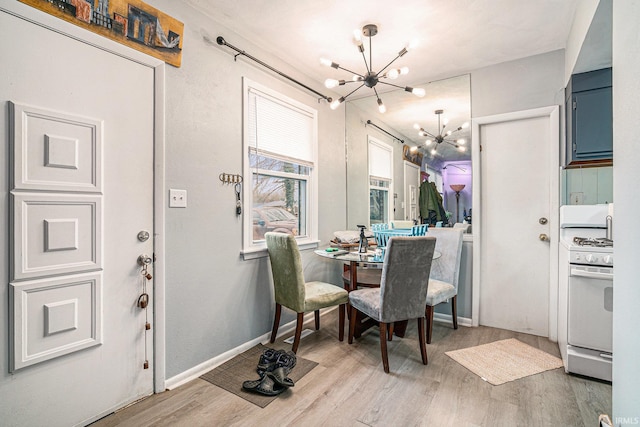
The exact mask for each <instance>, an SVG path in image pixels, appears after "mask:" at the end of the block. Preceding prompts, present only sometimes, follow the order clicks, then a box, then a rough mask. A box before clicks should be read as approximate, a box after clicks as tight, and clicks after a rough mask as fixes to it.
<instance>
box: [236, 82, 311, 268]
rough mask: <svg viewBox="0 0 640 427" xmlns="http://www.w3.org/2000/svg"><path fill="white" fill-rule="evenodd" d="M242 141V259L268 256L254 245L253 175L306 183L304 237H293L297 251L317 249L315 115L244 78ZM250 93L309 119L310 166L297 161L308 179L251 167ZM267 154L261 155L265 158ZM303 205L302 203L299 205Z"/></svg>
mask: <svg viewBox="0 0 640 427" xmlns="http://www.w3.org/2000/svg"><path fill="white" fill-rule="evenodd" d="M242 86H243V87H242V92H243V108H242V114H243V138H242V162H243V185H242V205H243V214H242V216H241V218H242V224H243V226H242V249H241V251H240V253H241V255H242V256H243V259H245V260H247V259H254V258H260V257H265V256H267V255H268V253H267V247H266V243H265V242H264V241H259V242H254V241H253V182H254V181H253V179H254V176H255V174H256V173H257V174H259V175H262V176H269V177H284V178H294V179H301V180H305V181H306V183H307V184H306V187H307V188H306V192H307V194H306V200H305V201H304V209H305V211H306V224H305V228H306V230H307V232H306V236H296V241H297V243H298V247H299V248H300V249H308V248H316V247H318V243H319V240H318V219H317V218H318V178H317V177H318V111H317V110H316V109H314V108H312V107H310V106H309V105H306V104H304V103H302V102H299V101H297V100H295V99H292V98H290V97H288V96H286V95H284V94H282V93H280V92H278V91H276V90H273V89H271V88H268V87H266V86H264V85H261V84H259V83H257V82H255V81H252V80H250V79H248V78H246V77H243V85H242ZM250 90H253V91H255V92H259V93H261V94H263V95H265V97H267V98H270V100H271V101H274V102H278V103H280V104H282V105H291V106H292V107H294V108H297V109H300V110H302V111H304V112H305V113H306V114H309V115H310V116H311V117H312V123H313V124H312V126H313V129H312V132H311V155H312V162H311V164H310V165H309V164H308V163H309V162H307V161H302V160H300V161H299V162H298V164H303V165H305V166H308V168H309V174H308V175H299V174H297V173H293V174H292V173H289V172H281V171H272V170H269V169H266V170H265V169H256V168H252V167H251V166H250V153H251V152H252V150H253V152H255V148H253V147H252V146H251V145H250V138H249V132H250V129H249V105H250V104H249V92H250ZM265 154H266V153H260V155H263V156H265ZM266 157H270V158H273V159H279V160H285V161H293V162H295V160H294V159H287V158H286V157H285V156H278V155H271V154H266ZM302 204H303V203H302V202H301V205H302Z"/></svg>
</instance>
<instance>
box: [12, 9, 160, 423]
mask: <svg viewBox="0 0 640 427" xmlns="http://www.w3.org/2000/svg"><path fill="white" fill-rule="evenodd" d="M0 38H1V39H2V40H7V41H9V40H11V42H7V43H2V44H0V57H2V58H3V63H4V64H10V65H9V66H7V67H3V78H2V79H0V105H3V107H4V109H5V110H4V111H5V114H3V115H2V116H1V117H0V128H1V129H2V132H3V134H5V135H7V134H8V132H7V129H8V128H9V123H8V122H7V117H8V114H7V110H8V105H9V104H8V102H9V101H12V102H14V103H15V104H16V106H29V108H33V109H35V110H36V111H39V112H42V111H47V112H49V113H50V114H49V113H48V114H49V116H51V117H54V119H53V120H48V121H47V122H46V123H45V121H43V120H42V119H41V116H42V114H40V115H38V114H35V115H32V116H30V117H29V118H27V123H28V122H29V120H31V123H30V124H29V126H28V130H30V132H31V133H28V134H27V135H26V139H25V138H23V137H21V136H20V132H22V131H23V130H24V127H21V128H20V129H16V130H15V132H14V135H13V136H14V138H15V137H16V136H19V138H18V140H17V146H16V147H15V150H14V151H15V155H14V160H19V161H18V162H17V165H16V173H15V174H13V175H11V176H12V178H11V182H10V183H9V184H8V185H6V186H4V188H2V191H5V190H6V189H7V187H8V186H10V187H9V188H10V189H11V190H12V200H13V205H12V206H13V210H14V218H13V219H14V221H13V227H11V230H13V231H12V232H13V233H14V242H13V243H14V244H12V245H7V246H9V247H10V251H11V252H13V253H12V254H11V255H10V256H11V261H12V262H11V264H16V265H17V266H18V267H17V268H13V269H12V271H11V275H12V276H13V279H12V282H11V288H10V289H11V297H12V301H11V312H12V315H13V316H15V319H14V320H13V325H14V326H16V327H15V328H13V329H12V335H10V336H7V335H6V334H5V331H8V330H9V327H8V326H6V323H5V322H6V321H7V320H8V319H9V314H8V313H7V312H6V310H7V307H9V306H10V304H9V301H7V300H6V298H7V295H8V294H9V293H8V292H4V293H3V294H4V295H5V297H3V299H4V303H3V304H2V305H1V306H0V326H2V328H0V330H1V331H0V337H2V338H3V340H2V341H3V342H5V343H8V342H11V343H12V344H13V346H14V349H15V348H17V347H24V346H25V345H26V347H27V350H26V352H24V353H21V352H18V353H16V354H17V355H18V359H16V360H15V361H18V360H24V361H26V364H23V365H20V363H22V362H18V363H16V365H15V366H14V368H20V369H17V370H16V371H15V372H14V373H13V374H11V375H10V376H8V374H6V373H5V374H0V375H3V376H2V380H1V381H2V382H1V383H0V386H1V387H2V388H3V389H4V390H5V391H8V392H7V393H4V394H3V396H8V399H4V402H3V404H0V419H3V420H5V421H6V420H10V425H50V426H56V425H65V426H66V425H74V424H83V423H86V422H89V421H92V420H94V419H96V417H99V416H101V415H104V414H107V413H109V412H111V411H112V410H114V409H117V408H119V407H122V406H124V405H126V404H128V403H130V402H132V401H135V400H137V399H139V398H140V397H143V396H145V395H148V394H151V393H152V392H153V365H152V363H153V353H152V350H153V341H152V339H153V329H151V330H150V331H148V332H145V322H146V319H149V320H151V319H153V311H152V310H153V292H152V290H153V284H152V282H150V281H149V282H147V283H145V282H143V279H142V275H141V274H140V273H141V267H140V265H138V264H137V262H136V260H137V258H138V256H139V255H140V254H142V253H147V254H152V253H153V239H149V240H147V241H146V242H140V241H139V240H138V239H137V238H136V236H137V234H138V232H140V231H141V230H146V231H148V232H149V233H150V234H151V235H152V236H153V234H154V233H153V125H154V104H153V102H154V73H153V69H152V68H149V67H147V66H144V65H141V64H139V63H135V62H132V61H129V60H127V59H124V58H122V57H120V56H117V55H114V54H111V53H107V52H105V51H102V50H100V49H98V48H95V47H93V46H90V45H88V44H85V43H82V42H80V41H78V40H75V39H72V38H69V37H66V36H64V35H61V34H59V33H57V32H54V31H50V30H48V29H45V28H42V27H40V26H38V25H34V24H31V23H29V22H27V21H25V20H22V19H20V18H17V17H15V16H13V15H9V14H7V13H5V12H1V11H0ZM18 110H19V108H16V110H15V111H18ZM78 117H83V118H84V117H88V118H90V119H87V120H85V119H82V120H76V118H78ZM100 126H101V130H100V129H99V128H100ZM31 137H32V139H30V138H31ZM14 140H15V139H14ZM25 144H26V145H25ZM100 144H101V145H102V147H101V148H100ZM7 152H8V150H7V149H6V148H5V150H2V153H0V159H1V160H2V162H3V165H5V166H4V167H8V166H9V165H10V164H11V163H13V162H11V163H10V162H9V159H7V158H6V157H5V154H4V153H7ZM25 153H26V154H25ZM20 168H22V169H21V170H20ZM3 207H4V209H2V212H1V215H2V220H3V222H5V224H6V221H7V215H8V212H9V209H8V208H7V207H6V205H3ZM22 212H24V213H26V216H24V218H23V217H22V216H21V215H22ZM18 224H22V225H18ZM16 227H22V230H24V229H26V230H28V229H29V227H30V228H31V229H32V230H34V231H33V232H26V234H25V236H26V237H24V238H23V234H22V233H21V231H20V230H18V229H17V228H16ZM33 233H36V234H35V235H34V234H33ZM17 240H20V243H19V245H18V246H16V244H15V243H16V241H17ZM5 247H6V246H5ZM25 257H26V259H25ZM18 260H20V262H17V263H16V261H18ZM5 265H6V264H5V263H4V262H3V263H0V268H2V269H3V271H2V272H0V273H2V274H3V276H4V277H10V275H9V272H7V271H6V270H4V268H5V267H4V266H5ZM151 273H153V271H151ZM5 286H6V285H5ZM145 291H146V292H147V293H148V294H149V295H150V304H149V305H148V308H147V309H146V311H145V310H144V309H142V308H140V307H139V306H138V305H137V301H138V297H139V296H140V294H141V293H142V292H145ZM25 319H26V320H25ZM152 327H153V325H152ZM7 354H8V352H2V354H0V364H1V365H2V366H5V367H8V366H9V361H7V360H6V357H7ZM44 354H47V355H48V356H51V357H40V356H42V355H44ZM21 357H22V359H20V358H21ZM47 359H48V360H47ZM145 360H148V361H149V364H150V365H149V369H143V367H144V362H145ZM32 362H33V363H32ZM5 369H6V368H5ZM5 372H6V371H5ZM36 402H37V403H36ZM11 423H12V424H11Z"/></svg>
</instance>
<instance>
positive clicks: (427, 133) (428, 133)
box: [422, 129, 437, 139]
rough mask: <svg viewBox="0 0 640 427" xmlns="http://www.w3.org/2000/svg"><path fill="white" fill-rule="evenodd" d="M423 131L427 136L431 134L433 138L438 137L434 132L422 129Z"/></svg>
mask: <svg viewBox="0 0 640 427" xmlns="http://www.w3.org/2000/svg"><path fill="white" fill-rule="evenodd" d="M422 133H424V134H425V135H426V136H430V137H431V138H433V139H436V138H437V136H435V135H434V134H432V133H431V132H427V131H426V130H424V129H422Z"/></svg>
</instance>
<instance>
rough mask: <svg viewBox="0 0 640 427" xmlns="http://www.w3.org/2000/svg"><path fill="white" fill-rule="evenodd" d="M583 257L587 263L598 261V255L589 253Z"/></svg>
mask: <svg viewBox="0 0 640 427" xmlns="http://www.w3.org/2000/svg"><path fill="white" fill-rule="evenodd" d="M585 259H586V260H587V262H588V263H596V262H598V257H597V256H595V255H593V254H589V255H587V256H586V257H585Z"/></svg>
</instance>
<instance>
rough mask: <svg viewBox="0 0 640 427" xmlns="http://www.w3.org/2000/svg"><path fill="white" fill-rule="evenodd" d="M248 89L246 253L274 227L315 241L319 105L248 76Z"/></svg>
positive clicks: (258, 253)
mask: <svg viewBox="0 0 640 427" xmlns="http://www.w3.org/2000/svg"><path fill="white" fill-rule="evenodd" d="M244 95H245V102H244V150H245V151H244V152H245V160H244V191H243V196H244V197H243V199H244V207H245V208H244V215H243V221H244V238H243V244H244V248H243V253H244V257H245V258H248V257H249V258H250V257H251V254H255V256H261V255H262V253H261V252H263V250H264V249H265V243H264V234H265V233H266V232H269V231H279V232H283V233H288V234H292V235H294V236H296V239H297V241H298V245H299V246H304V245H305V244H307V243H309V244H315V243H316V242H317V223H316V217H317V183H316V180H315V177H316V176H317V153H318V151H317V111H316V110H315V109H313V108H310V107H309V106H307V105H304V104H302V103H300V102H298V101H295V100H293V99H290V98H288V97H286V96H284V95H282V94H279V93H277V92H275V91H273V90H271V89H268V88H266V87H264V86H262V85H259V84H257V83H255V82H253V81H251V80H249V79H244Z"/></svg>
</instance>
